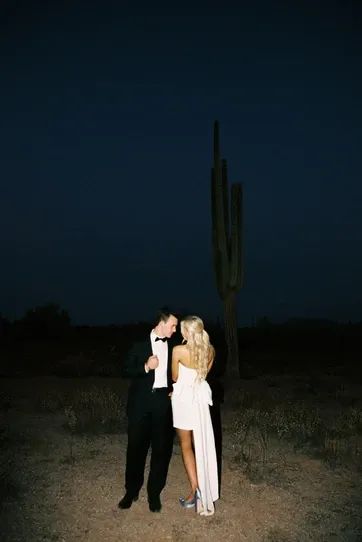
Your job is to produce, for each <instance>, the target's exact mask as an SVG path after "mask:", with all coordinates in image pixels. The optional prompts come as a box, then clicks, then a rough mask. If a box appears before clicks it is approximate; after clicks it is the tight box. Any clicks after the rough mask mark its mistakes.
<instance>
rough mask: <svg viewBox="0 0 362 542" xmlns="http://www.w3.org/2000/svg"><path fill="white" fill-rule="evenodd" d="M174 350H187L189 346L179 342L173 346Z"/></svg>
mask: <svg viewBox="0 0 362 542" xmlns="http://www.w3.org/2000/svg"><path fill="white" fill-rule="evenodd" d="M173 350H175V351H176V352H186V351H187V348H186V345H185V344H177V345H176V346H174V347H173Z"/></svg>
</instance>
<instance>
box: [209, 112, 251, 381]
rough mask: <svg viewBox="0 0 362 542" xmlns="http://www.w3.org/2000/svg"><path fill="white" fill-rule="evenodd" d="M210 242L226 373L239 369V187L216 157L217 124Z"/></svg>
mask: <svg viewBox="0 0 362 542" xmlns="http://www.w3.org/2000/svg"><path fill="white" fill-rule="evenodd" d="M211 213H212V245H213V254H214V268H215V276H216V285H217V290H218V292H219V296H220V298H221V299H222V301H223V304H224V325H225V339H226V343H227V347H228V359H227V366H228V372H229V373H231V374H233V375H235V374H238V373H239V372H240V364H239V344H238V326H237V313H236V296H237V292H238V291H239V289H240V288H241V286H242V282H243V261H242V187H241V184H240V183H234V184H232V185H231V190H230V194H229V186H228V179H227V165H226V160H222V159H221V156H220V145H219V125H218V122H215V127H214V164H213V168H212V170H211Z"/></svg>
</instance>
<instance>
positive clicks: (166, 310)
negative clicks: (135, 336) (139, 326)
mask: <svg viewBox="0 0 362 542" xmlns="http://www.w3.org/2000/svg"><path fill="white" fill-rule="evenodd" d="M170 316H175V318H177V314H176V312H175V311H174V310H172V309H171V308H170V307H169V306H167V307H161V308H160V309H158V311H157V312H156V318H155V325H157V324H159V323H160V322H167V320H168V319H169V318H170Z"/></svg>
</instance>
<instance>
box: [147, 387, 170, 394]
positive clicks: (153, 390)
mask: <svg viewBox="0 0 362 542" xmlns="http://www.w3.org/2000/svg"><path fill="white" fill-rule="evenodd" d="M160 391H163V392H165V391H168V388H152V390H151V392H152V393H156V392H157V393H159V392H160Z"/></svg>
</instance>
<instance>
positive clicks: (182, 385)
mask: <svg viewBox="0 0 362 542" xmlns="http://www.w3.org/2000/svg"><path fill="white" fill-rule="evenodd" d="M171 401H172V415H173V426H174V427H176V428H177V429H188V430H192V431H193V437H194V445H195V459H196V470H197V479H198V483H199V490H200V493H201V503H198V510H197V511H198V513H199V514H201V515H205V516H208V515H212V514H213V513H214V511H215V508H214V502H215V501H216V500H217V499H218V498H219V483H218V472H217V459H216V449H215V438H214V431H213V428H212V422H211V416H210V406H211V405H212V393H211V388H210V386H209V384H208V383H207V382H206V380H201V381H200V380H199V379H198V377H197V371H196V369H192V368H190V367H186V366H185V365H182V363H179V373H178V379H177V382H176V383H175V384H174V385H173V393H172V398H171Z"/></svg>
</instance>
